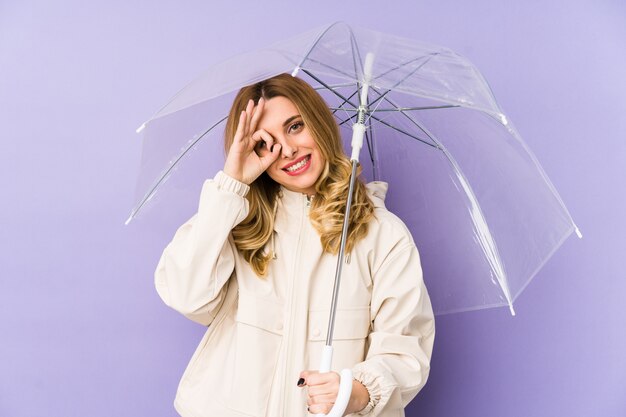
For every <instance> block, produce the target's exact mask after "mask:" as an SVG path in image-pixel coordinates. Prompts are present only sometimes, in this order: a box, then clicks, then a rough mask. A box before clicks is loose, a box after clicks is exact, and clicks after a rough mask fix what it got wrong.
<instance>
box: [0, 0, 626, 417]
mask: <svg viewBox="0 0 626 417" xmlns="http://www.w3.org/2000/svg"><path fill="white" fill-rule="evenodd" d="M115 3H116V2H81V1H62V2H44V1H41V2H38V3H35V2H30V1H13V2H10V3H9V2H7V1H1V0H0V135H1V136H0V138H1V139H0V140H1V146H2V147H1V150H2V152H1V153H0V158H1V164H0V174H1V175H0V184H1V187H2V188H1V190H2V204H1V206H0V212H1V219H2V220H1V221H2V225H1V246H0V249H1V250H0V265H1V267H2V269H1V272H0V416H3V417H4V416H7V417H22V416H24V417H26V416H28V417H33V416H90V417H99V416H102V417H105V416H106V417H110V416H152V417H158V416H175V415H176V413H175V411H174V409H173V407H172V401H173V398H174V394H175V390H176V386H177V384H178V380H179V377H180V375H181V374H182V372H183V370H184V367H185V366H186V364H187V361H188V360H189V358H190V356H191V354H192V352H193V350H194V349H195V347H196V344H197V342H198V341H199V339H200V337H201V335H202V333H203V331H204V329H203V328H202V327H201V326H198V325H196V324H194V323H192V322H190V321H187V320H186V319H184V318H183V317H182V316H180V315H178V314H176V313H175V312H174V311H172V310H170V309H168V308H167V307H166V306H165V305H164V304H162V302H161V301H160V299H159V298H158V296H157V294H156V292H155V290H154V286H153V271H154V268H155V267H156V263H157V261H158V258H159V256H160V253H161V251H162V249H163V247H164V246H165V244H166V243H167V242H168V241H169V240H170V238H171V237H172V235H173V232H174V229H173V228H172V227H173V226H172V225H174V224H180V223H182V221H183V220H184V219H172V221H171V222H170V223H171V225H170V224H167V225H161V226H160V227H155V226H154V225H152V226H148V223H147V222H144V223H141V222H138V223H131V225H130V226H124V225H123V223H124V221H125V220H126V218H127V217H128V214H129V213H130V208H131V205H132V200H133V193H134V185H135V178H136V175H137V170H138V166H139V159H140V152H141V141H140V136H139V135H136V134H135V132H134V130H135V128H136V127H137V126H138V125H139V124H141V123H142V122H143V121H144V120H146V119H147V118H148V117H149V116H150V115H151V114H152V112H153V111H155V110H156V109H157V108H158V107H159V106H160V105H161V104H163V103H164V102H165V101H166V100H167V99H169V97H170V96H171V95H172V94H174V93H175V92H176V91H177V90H178V89H179V88H180V87H181V86H183V85H184V84H185V83H187V82H188V81H190V80H191V79H192V78H193V77H194V76H195V75H197V74H198V73H199V72H201V71H202V70H204V69H205V68H206V67H207V66H209V65H210V64H212V63H214V62H217V61H219V60H221V59H224V58H226V57H229V56H231V55H233V54H236V53H239V52H243V51H247V50H250V49H254V48H257V47H261V46H265V45H267V44H268V43H270V42H273V41H276V40H278V39H281V38H285V37H289V36H292V35H294V34H297V33H300V32H302V31H304V30H308V29H310V28H313V27H318V26H320V25H322V24H326V23H329V22H332V21H335V20H346V21H348V22H351V23H356V24H360V25H362V26H365V27H369V28H371V29H375V30H380V31H386V32H390V33H393V34H397V35H401V36H406V37H411V38H415V39H420V40H424V41H428V42H433V43H438V44H441V45H445V46H448V47H450V48H451V49H453V50H455V51H457V52H459V53H461V54H462V55H465V56H466V57H468V58H469V59H470V60H472V62H473V63H474V64H476V65H477V66H478V68H479V69H480V70H481V71H482V72H483V74H484V75H485V77H486V78H487V80H488V81H489V83H490V85H491V86H492V88H493V91H494V93H495V95H496V97H497V98H498V100H499V103H500V104H501V106H502V107H503V109H504V110H505V112H507V113H508V115H509V116H510V118H511V119H512V120H513V122H514V123H515V126H516V127H517V128H518V129H519V131H520V133H521V134H522V136H523V137H524V138H525V140H526V142H527V143H528V144H529V145H530V147H531V148H532V149H533V151H534V152H535V153H536V155H537V157H538V159H539V161H540V162H541V163H542V165H543V167H544V168H545V170H546V172H547V173H548V175H549V176H550V178H551V179H552V181H553V182H554V184H555V186H556V187H557V189H558V190H559V191H560V193H561V196H562V197H563V200H564V201H565V203H566V205H567V206H568V208H569V210H570V212H571V214H572V216H573V218H574V220H575V221H576V223H577V224H578V226H579V227H580V229H581V231H582V232H583V235H584V238H583V239H582V240H579V239H577V238H576V237H571V238H570V239H568V240H567V241H566V242H565V244H564V245H563V247H562V248H561V249H560V250H559V251H558V252H557V253H556V254H555V256H554V257H553V258H552V259H551V260H550V261H549V262H548V264H547V265H546V266H545V267H544V268H543V269H542V270H541V271H540V273H539V274H538V275H537V276H536V278H535V279H534V280H533V281H532V282H531V284H530V285H529V286H528V287H527V289H526V291H525V292H524V293H523V294H522V295H521V296H520V297H519V299H518V301H517V302H516V311H517V313H518V316H516V317H511V316H510V314H509V312H508V310H507V309H506V308H499V309H493V310H486V311H480V312H471V313H463V314H456V315H450V316H443V317H440V318H438V320H437V337H436V341H435V351H434V354H433V361H432V371H431V377H430V380H429V382H428V384H427V385H426V387H425V388H424V389H423V390H422V391H421V393H420V394H419V395H418V397H417V398H416V400H414V401H413V402H412V403H411V405H410V406H409V407H408V409H407V415H408V416H429V417H439V416H441V417H444V416H445V417H450V416H481V417H483V416H555V415H566V416H568V417H574V416H609V417H613V416H615V417H618V416H624V415H626V359H624V355H625V354H624V352H626V306H625V305H624V301H625V300H626V297H625V295H624V294H625V293H626V279H625V276H626V274H625V272H624V266H625V262H624V259H625V258H626V254H625V249H626V221H624V218H623V216H624V213H625V212H626V197H625V195H624V189H625V187H624V184H625V183H626V135H625V133H626V116H625V115H626V104H625V103H626V101H625V100H624V97H626V45H625V43H626V42H625V41H626V6H625V5H624V3H623V2H621V1H617V0H615V1H608V0H607V1H595V2H593V1H587V2H581V1H567V0H560V1H553V2H539V1H529V2H514V1H500V2H498V1H490V0H476V1H472V2H463V1H449V0H446V1H439V2H426V1H408V0H407V1H393V2H384V3H380V2H378V3H377V4H376V5H374V2H368V3H367V4H365V2H355V1H343V2H331V1H321V2H319V1H318V2H302V3H301V4H296V3H294V2H279V1H265V2H242V1H240V2H229V3H227V2H220V3H223V4H218V2H208V1H207V2H200V1H186V2H174V1H160V2H148V1H144V2H143V4H141V2H135V3H134V4H132V5H131V4H128V3H130V2H121V1H120V2H117V4H115ZM153 3H158V4H153ZM294 383H295V381H294Z"/></svg>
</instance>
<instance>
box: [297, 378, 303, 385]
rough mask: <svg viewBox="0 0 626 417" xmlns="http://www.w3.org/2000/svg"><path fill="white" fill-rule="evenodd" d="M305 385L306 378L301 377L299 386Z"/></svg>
mask: <svg viewBox="0 0 626 417" xmlns="http://www.w3.org/2000/svg"><path fill="white" fill-rule="evenodd" d="M303 385H304V378H300V379H299V380H298V386H299V387H301V386H303Z"/></svg>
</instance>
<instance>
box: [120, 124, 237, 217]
mask: <svg viewBox="0 0 626 417" xmlns="http://www.w3.org/2000/svg"><path fill="white" fill-rule="evenodd" d="M226 119H228V116H224V117H223V118H221V119H220V120H218V121H217V122H216V123H214V124H213V125H212V126H211V127H210V128H208V129H207V130H206V131H204V133H202V134H201V135H200V136H198V137H197V138H196V140H194V141H193V142H192V143H190V144H189V145H188V146H187V147H186V148H185V149H183V151H182V152H181V153H180V155H178V157H177V158H176V160H175V161H174V162H172V164H171V165H170V166H169V167H168V168H167V170H166V171H165V172H164V173H163V174H162V175H161V176H160V177H159V179H157V180H156V181H155V182H154V185H153V186H152V188H151V189H150V191H148V192H147V193H146V194H145V195H144V197H143V199H142V200H141V203H139V205H138V206H137V208H135V210H133V212H132V214H131V216H130V218H131V219H132V218H133V217H134V216H135V214H137V213H138V212H139V210H141V208H142V207H143V205H144V204H145V203H146V202H147V201H148V200H150V198H152V196H153V195H154V194H155V193H156V190H157V188H159V187H160V186H161V184H163V183H164V182H165V178H166V177H167V176H168V175H169V174H170V172H171V171H172V169H174V167H175V166H176V165H177V164H178V162H179V161H180V160H181V159H182V158H183V157H184V156H185V155H186V154H187V152H189V150H190V149H191V148H193V147H194V145H195V144H196V143H198V142H199V141H200V139H202V138H203V137H204V136H206V135H207V134H208V133H209V132H210V131H211V130H213V129H214V128H215V127H216V126H218V125H219V124H220V123H222V122H223V121H224V120H226ZM129 220H130V219H129Z"/></svg>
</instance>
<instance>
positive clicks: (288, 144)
mask: <svg viewBox="0 0 626 417" xmlns="http://www.w3.org/2000/svg"><path fill="white" fill-rule="evenodd" d="M277 142H278V143H280V146H281V154H282V156H283V158H289V159H291V158H293V157H294V156H295V155H296V153H298V147H297V146H296V144H294V143H293V142H292V141H291V140H290V139H288V138H286V137H285V136H281V137H279V138H277Z"/></svg>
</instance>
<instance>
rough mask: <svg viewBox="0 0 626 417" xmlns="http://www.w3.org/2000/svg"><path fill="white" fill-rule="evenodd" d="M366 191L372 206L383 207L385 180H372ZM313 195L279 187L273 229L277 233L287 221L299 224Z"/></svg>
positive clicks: (285, 228)
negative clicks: (309, 195)
mask: <svg viewBox="0 0 626 417" xmlns="http://www.w3.org/2000/svg"><path fill="white" fill-rule="evenodd" d="M365 188H366V190H367V193H368V195H369V197H370V199H371V200H372V203H374V207H383V208H384V207H385V197H386V195H387V189H388V188H389V186H388V184H387V183H386V182H382V181H373V182H370V183H368V184H366V186H365ZM313 198H315V196H313V197H308V196H307V195H306V194H302V193H299V192H297V191H290V190H288V189H286V188H285V187H283V186H281V187H280V194H279V202H278V210H277V212H276V218H275V221H274V230H276V231H277V232H278V233H280V232H281V230H283V231H285V230H287V229H288V225H289V223H293V222H294V221H295V222H296V224H300V221H301V216H303V215H305V214H307V215H308V207H307V202H312V201H313V200H312V199H313Z"/></svg>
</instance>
